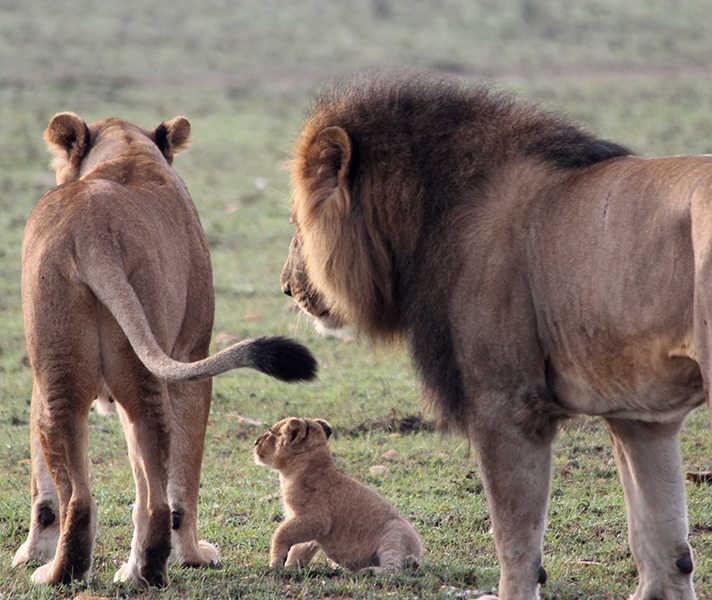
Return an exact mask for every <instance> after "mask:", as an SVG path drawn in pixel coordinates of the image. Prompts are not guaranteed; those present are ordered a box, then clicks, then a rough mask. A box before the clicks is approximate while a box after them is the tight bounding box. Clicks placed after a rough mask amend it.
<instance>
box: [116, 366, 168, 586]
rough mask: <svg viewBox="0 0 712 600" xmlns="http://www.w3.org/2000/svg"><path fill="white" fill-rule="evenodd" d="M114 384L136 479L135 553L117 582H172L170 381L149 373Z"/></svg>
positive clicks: (134, 512)
mask: <svg viewBox="0 0 712 600" xmlns="http://www.w3.org/2000/svg"><path fill="white" fill-rule="evenodd" d="M131 387H132V386H128V387H127V388H125V389H123V390H118V389H112V392H115V398H116V401H117V402H118V404H119V415H120V417H121V424H122V425H123V428H124V433H125V434H126V441H127V443H128V448H129V459H130V461H131V466H132V469H133V474H134V481H135V484H136V503H135V505H134V510H133V520H134V535H133V540H132V542H131V555H130V557H129V560H128V562H127V563H125V564H124V565H122V567H121V568H120V569H119V570H118V572H117V573H116V575H115V576H114V581H116V582H119V581H120V582H124V583H127V582H128V583H132V584H134V585H136V586H139V587H144V586H147V585H149V586H162V585H166V584H168V582H169V580H168V569H167V563H168V557H169V555H170V552H171V510H170V506H169V504H168V498H167V494H166V488H167V485H168V461H169V453H170V436H171V414H170V403H169V401H168V394H167V391H166V383H165V382H160V381H158V380H155V379H154V378H153V377H151V376H148V375H147V374H146V375H145V377H144V380H143V381H141V382H138V389H135V390H132V391H131Z"/></svg>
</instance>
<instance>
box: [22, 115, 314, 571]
mask: <svg viewBox="0 0 712 600" xmlns="http://www.w3.org/2000/svg"><path fill="white" fill-rule="evenodd" d="M189 136H190V123H189V122H188V120H187V119H185V118H184V117H176V118H175V119H173V120H171V121H168V122H167V123H163V124H161V125H159V126H158V127H156V129H154V130H152V131H147V130H145V129H143V128H142V127H139V126H138V125H135V124H133V123H130V122H128V121H121V120H118V119H108V120H105V121H98V122H96V123H92V124H91V125H86V124H85V123H84V122H83V121H82V120H81V119H80V118H79V117H78V116H77V115H75V114H73V113H61V114H58V115H56V116H55V117H54V118H53V119H52V121H51V122H50V124H49V127H48V128H47V131H46V134H45V139H46V140H47V143H48V145H49V148H50V150H51V151H52V153H53V154H54V155H55V158H54V161H53V165H54V167H55V169H56V170H57V183H58V187H56V188H54V189H52V190H51V191H49V192H48V193H47V194H45V195H44V196H43V197H42V199H41V200H40V201H39V202H38V204H37V206H36V207H35V209H34V210H33V212H32V215H31V216H30V218H29V220H28V222H27V227H26V230H25V236H24V240H23V259H22V268H23V272H22V302H23V316H24V322H25V332H26V337H27V347H28V352H29V356H30V361H31V363H32V369H33V385H32V424H31V445H32V521H31V526H30V533H29V536H28V538H27V541H26V542H25V543H24V544H23V545H22V547H21V548H20V549H19V550H18V552H17V554H16V555H15V559H14V562H13V564H14V565H18V564H21V563H24V562H27V561H30V560H32V559H41V560H49V562H48V563H47V564H45V565H44V566H42V567H40V568H39V569H37V570H36V571H35V573H34V575H33V581H34V582H36V583H47V584H55V583H63V582H68V581H70V580H71V579H89V578H90V576H91V562H92V551H93V546H94V539H95V536H96V526H97V507H96V503H95V501H94V499H93V498H92V495H91V492H90V489H89V474H88V469H87V444H88V439H87V435H88V423H87V420H88V414H89V408H90V406H91V403H92V401H93V400H94V399H95V398H97V397H99V398H108V397H109V395H110V396H111V397H112V398H114V399H115V400H116V403H117V405H118V407H119V413H120V416H121V420H122V424H123V427H124V430H125V432H126V438H127V442H128V449H129V457H130V460H131V463H132V466H133V471H134V476H135V480H136V496H137V498H136V504H135V508H134V513H133V517H134V523H135V533H134V538H133V543H132V548H131V557H130V559H129V561H128V562H127V563H126V564H125V565H124V566H122V567H121V569H120V570H119V572H118V573H117V575H116V579H117V580H120V581H129V582H133V583H135V584H138V585H147V584H148V585H161V584H164V583H167V582H168V574H167V569H166V563H167V560H168V558H169V554H171V550H172V556H173V558H174V559H175V560H176V561H177V562H179V563H184V564H190V565H202V564H206V563H211V562H215V561H217V559H218V553H217V551H216V549H215V548H214V547H213V546H212V545H211V544H209V543H207V542H203V541H198V537H197V530H196V525H197V503H198V489H199V483H200V467H201V460H202V451H203V442H204V437H205V427H206V423H207V418H208V412H209V408H210V396H211V381H210V379H209V377H211V376H213V375H216V374H218V373H221V372H224V371H226V370H228V369H232V368H236V367H243V366H247V367H252V368H257V369H260V370H262V371H264V372H267V373H269V374H271V375H274V376H277V377H280V378H282V379H287V380H298V379H304V378H310V377H312V376H313V374H314V369H315V363H314V361H313V358H312V357H311V355H310V354H309V353H308V351H306V349H305V348H303V347H302V346H300V345H298V344H296V343H295V342H292V341H290V340H284V339H282V338H260V339H258V340H248V341H246V342H241V343H240V344H236V345H234V346H231V347H230V348H228V349H226V350H224V351H223V352H220V353H218V354H217V355H215V356H212V357H209V358H206V357H207V356H208V349H209V345H210V336H211V331H212V325H213V312H214V292H213V285H212V272H211V267H210V255H209V252H208V247H207V244H206V242H205V237H204V235H203V231H202V228H201V226H200V222H199V219H198V214H197V212H196V209H195V206H194V205H193V202H192V200H191V198H190V195H189V194H188V191H187V189H186V187H185V185H184V184H183V182H182V181H181V179H180V178H179V177H178V175H177V174H176V172H175V171H174V170H173V169H172V167H171V163H172V160H173V156H174V155H175V154H176V153H177V152H179V151H180V150H182V149H183V148H185V147H186V145H187V144H188V138H189ZM285 352H286V353H285ZM304 367H306V369H305V368H304Z"/></svg>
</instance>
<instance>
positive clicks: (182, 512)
mask: <svg viewBox="0 0 712 600" xmlns="http://www.w3.org/2000/svg"><path fill="white" fill-rule="evenodd" d="M169 393H170V397H171V406H172V411H173V429H172V432H171V459H170V471H169V475H168V501H169V503H170V505H171V528H172V536H171V537H172V542H173V550H172V552H171V559H172V560H174V561H175V562H177V563H178V564H182V565H189V566H193V567H199V566H203V565H208V564H212V563H216V562H218V551H217V549H216V548H215V546H213V545H212V544H211V543H209V542H207V541H205V540H199V539H198V494H199V491H200V469H201V466H202V459H203V446H204V443H205V429H206V427H207V423H208V415H209V412H210V397H211V394H212V382H211V380H207V381H198V382H189V383H181V384H174V385H169Z"/></svg>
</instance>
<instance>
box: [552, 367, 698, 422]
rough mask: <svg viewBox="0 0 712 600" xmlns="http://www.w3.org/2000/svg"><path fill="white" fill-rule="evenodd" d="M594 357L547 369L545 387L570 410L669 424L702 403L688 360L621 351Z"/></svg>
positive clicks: (695, 369) (695, 376) (696, 368)
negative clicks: (549, 388) (608, 355)
mask: <svg viewBox="0 0 712 600" xmlns="http://www.w3.org/2000/svg"><path fill="white" fill-rule="evenodd" d="M597 358H598V360H597V361H595V362H593V361H590V360H589V361H585V363H584V364H585V366H579V365H577V364H575V363H569V364H568V365H567V366H566V367H564V368H557V366H556V365H555V364H553V365H551V368H550V369H549V377H548V379H549V381H548V383H549V386H550V387H551V389H552V391H553V392H554V394H555V395H556V398H557V399H558V400H559V402H561V403H562V404H563V405H564V406H565V407H566V408H567V409H569V410H571V411H572V412H575V413H582V414H587V415H597V416H604V417H615V418H626V419H638V420H642V421H651V422H672V421H677V420H679V419H681V418H683V417H684V416H685V415H686V414H687V413H688V412H689V411H691V410H692V409H694V408H695V407H697V406H699V405H700V404H702V403H703V402H704V401H705V394H704V390H703V387H702V376H701V374H700V369H699V367H698V365H697V362H696V361H694V360H693V359H691V358H688V357H685V356H675V355H673V356H665V357H660V358H657V357H651V356H650V355H643V356H642V357H638V359H637V361H636V360H635V359H633V358H632V357H631V356H625V355H623V356H616V357H615V358H612V359H610V360H609V361H608V363H607V362H606V360H605V359H603V360H601V356H600V355H599V356H598V357H597Z"/></svg>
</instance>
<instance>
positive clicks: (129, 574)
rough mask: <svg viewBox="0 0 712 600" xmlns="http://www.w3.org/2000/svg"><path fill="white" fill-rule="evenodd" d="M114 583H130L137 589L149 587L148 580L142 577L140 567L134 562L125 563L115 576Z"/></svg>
mask: <svg viewBox="0 0 712 600" xmlns="http://www.w3.org/2000/svg"><path fill="white" fill-rule="evenodd" d="M114 583H128V584H130V585H132V586H134V587H137V588H144V587H148V583H147V582H146V580H145V579H144V578H143V577H141V573H140V572H139V570H138V565H136V563H134V562H133V561H129V562H125V563H124V564H123V565H121V567H119V570H118V571H116V574H115V575H114Z"/></svg>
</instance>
